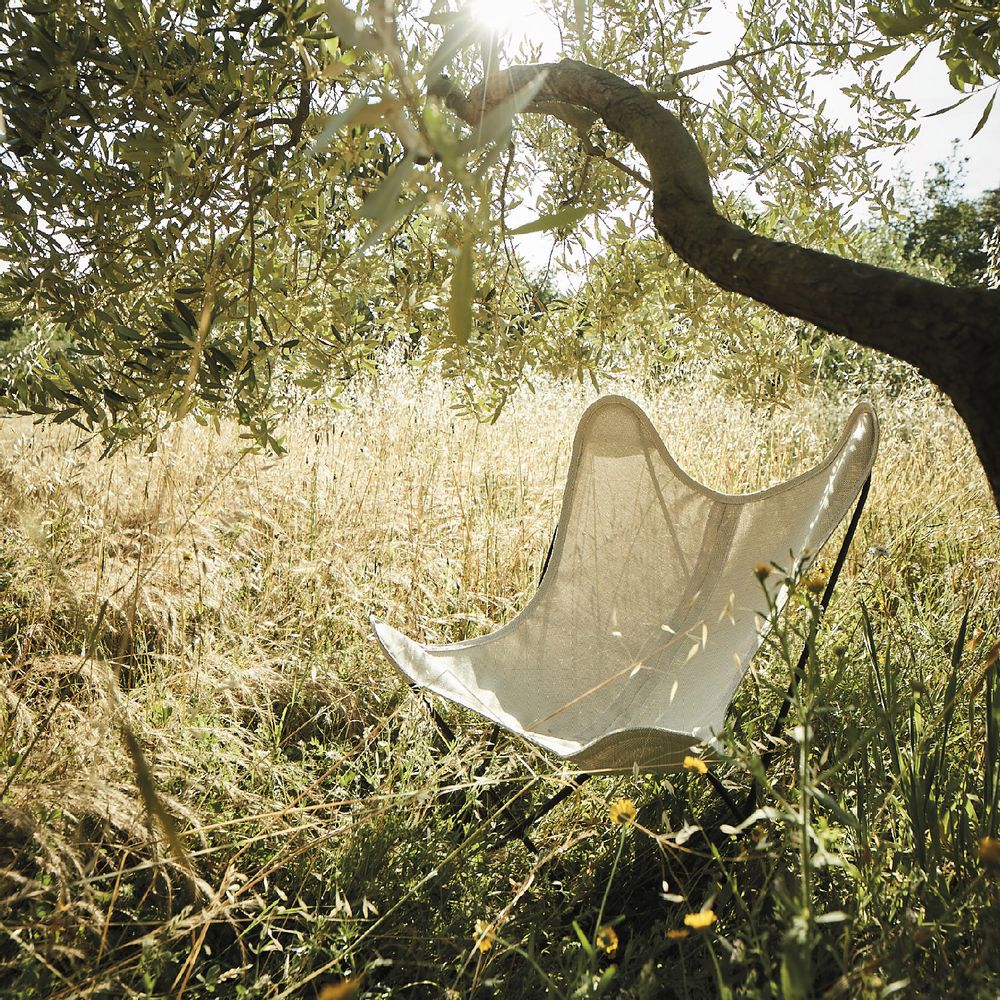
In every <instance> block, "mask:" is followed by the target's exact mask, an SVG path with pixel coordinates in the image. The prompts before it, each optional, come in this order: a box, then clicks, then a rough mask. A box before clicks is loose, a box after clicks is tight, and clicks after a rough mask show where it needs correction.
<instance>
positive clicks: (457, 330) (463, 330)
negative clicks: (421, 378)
mask: <svg viewBox="0 0 1000 1000" xmlns="http://www.w3.org/2000/svg"><path fill="white" fill-rule="evenodd" d="M472 281H473V275H472V237H471V236H467V237H466V238H465V241H464V242H463V243H462V247H461V249H460V250H459V252H458V260H457V261H456V262H455V270H454V271H453V272H452V275H451V299H450V300H449V301H448V325H449V326H450V328H451V333H452V336H453V337H454V338H455V340H457V341H458V343H460V344H462V345H463V346H464V345H465V344H467V343H468V342H469V334H471V333H472Z"/></svg>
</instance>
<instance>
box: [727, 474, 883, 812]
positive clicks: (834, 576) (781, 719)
mask: <svg viewBox="0 0 1000 1000" xmlns="http://www.w3.org/2000/svg"><path fill="white" fill-rule="evenodd" d="M871 485H872V477H871V474H870V473H869V475H868V478H867V479H866V480H865V482H864V485H863V486H862V487H861V492H860V493H859V494H858V502H857V504H856V505H855V507H854V513H853V514H852V515H851V521H850V523H849V524H848V525H847V531H846V532H845V533H844V540H843V541H842V542H841V543H840V551H839V552H838V553H837V559H836V561H835V562H834V564H833V569H832V570H831V571H830V579H829V580H828V581H827V584H826V589H825V590H824V591H823V596H822V598H821V599H820V608H821V609H822V611H824V612H825V611H826V609H827V608H828V607H829V606H830V598H831V597H833V588H834V587H836V586H837V580H838V579H839V578H840V571H841V570H842V569H843V568H844V562H845V560H846V559H847V552H848V549H850V547H851V542H852V541H853V540H854V533H855V532H856V531H857V529H858V522H859V521H860V520H861V512H862V511H863V510H864V509H865V501H866V500H867V499H868V491H869V489H871ZM810 652H811V647H810V644H809V643H808V642H806V644H805V646H804V647H803V648H802V655H801V656H800V657H799V662H798V663H797V664H796V665H795V670H794V671H793V672H792V679H791V681H789V684H788V690H787V691H786V692H785V700H784V701H783V702H782V703H781V709H780V710H779V712H778V717H777V718H776V719H775V720H774V725H773V726H772V727H771V732H770V737H771V740H772V741H776V740H777V738H778V737H779V736H780V735H781V731H782V730H783V729H784V727H785V720H786V719H787V718H788V713H789V712H790V711H791V710H792V701H793V700H794V699H795V692H796V690H797V689H798V685H799V682H800V681H801V680H802V678H803V677H804V676H805V670H806V664H807V663H808V662H809V654H810ZM777 753H778V750H777V747H776V746H774V745H773V743H772V745H771V747H770V749H768V750H765V751H764V753H763V755H762V756H761V759H760V762H761V764H762V765H763V767H764V770H765V771H767V769H768V768H769V767H770V766H771V764H772V763H773V762H774V758H775V756H776V755H777ZM759 791H760V788H759V782H758V781H757V779H756V778H754V780H753V781H752V782H751V784H750V791H749V792H748V793H747V797H746V799H745V801H744V803H743V808H742V810H741V813H742V816H741V822H742V820H744V819H746V818H747V817H748V816H749V815H750V813H752V812H753V811H754V809H755V808H756V806H757V796H758V794H759ZM727 805H728V803H727Z"/></svg>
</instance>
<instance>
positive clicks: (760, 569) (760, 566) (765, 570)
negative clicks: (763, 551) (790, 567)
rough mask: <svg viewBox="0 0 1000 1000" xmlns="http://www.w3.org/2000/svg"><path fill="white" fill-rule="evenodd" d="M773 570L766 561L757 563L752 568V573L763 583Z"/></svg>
mask: <svg viewBox="0 0 1000 1000" xmlns="http://www.w3.org/2000/svg"><path fill="white" fill-rule="evenodd" d="M773 571H774V567H773V566H769V565H768V564H767V563H757V565H756V566H754V568H753V575H754V576H755V577H757V579H758V580H760V582H761V583H763V582H764V581H765V580H766V579H767V578H768V577H769V576H770V575H771V573H772V572H773Z"/></svg>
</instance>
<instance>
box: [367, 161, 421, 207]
mask: <svg viewBox="0 0 1000 1000" xmlns="http://www.w3.org/2000/svg"><path fill="white" fill-rule="evenodd" d="M411 170H413V156H412V155H409V154H408V155H407V156H405V157H404V158H403V159H402V160H401V161H400V162H399V163H397V164H396V165H395V166H394V167H393V168H392V170H390V171H389V173H388V174H387V175H386V178H385V180H384V181H382V183H381V184H380V185H379V186H378V187H377V188H376V189H375V190H374V191H373V192H372V193H371V194H370V195H369V196H368V197H367V198H365V203H364V204H363V205H362V206H361V212H360V213H359V214H360V215H361V216H363V217H364V218H366V219H378V220H379V221H381V220H383V219H384V218H386V217H387V216H388V215H389V214H390V213H391V212H392V211H393V210H394V209H395V208H396V204H397V201H398V199H399V192H400V190H401V189H402V187H403V182H404V181H405V180H406V178H407V177H409V176H410V171H411Z"/></svg>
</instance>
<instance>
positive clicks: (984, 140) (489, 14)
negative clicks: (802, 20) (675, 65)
mask: <svg viewBox="0 0 1000 1000" xmlns="http://www.w3.org/2000/svg"><path fill="white" fill-rule="evenodd" d="M735 3H736V0H721V2H716V3H714V4H713V5H712V11H711V13H709V15H708V16H707V17H706V19H705V20H704V21H703V22H702V24H701V26H700V30H702V31H705V32H707V34H705V35H704V36H702V38H701V39H700V40H699V41H698V42H697V43H696V44H695V45H694V46H692V48H691V49H690V50H689V51H688V53H687V57H686V59H685V66H687V67H693V66H700V65H704V64H705V63H709V62H712V61H714V60H716V59H722V58H725V57H726V56H728V55H730V53H731V52H732V51H733V47H734V46H735V44H736V43H737V42H738V41H739V37H740V32H741V27H740V24H739V22H738V20H737V19H736V17H735V16H734V15H733V13H732V11H733V9H734V8H735ZM470 6H471V7H472V8H473V9H474V10H475V12H476V14H477V16H478V17H479V18H480V19H481V20H483V21H485V22H490V23H492V24H493V26H495V27H497V28H498V29H499V30H501V31H503V32H504V33H507V34H509V36H510V40H511V42H517V41H519V40H521V39H524V38H527V39H530V40H531V41H532V42H533V43H535V44H540V45H541V46H542V60H543V61H544V60H546V59H554V58H557V57H558V55H559V36H558V34H557V33H556V31H555V29H554V28H553V26H552V24H551V23H550V22H549V20H548V19H547V18H546V17H545V15H543V14H542V13H541V12H540V11H539V10H538V8H537V7H536V6H535V4H534V3H533V2H532V0H472V2H471V4H470ZM913 51H914V50H913V49H911V50H909V51H908V52H905V51H904V52H900V53H896V54H894V55H892V56H890V57H889V58H888V59H887V60H886V61H885V65H886V67H887V70H886V72H887V73H891V72H899V71H901V70H902V68H903V66H905V64H906V62H907V61H908V60H909V58H910V56H911V55H912V54H913ZM826 86H827V89H826V90H824V89H822V87H818V88H817V89H818V90H820V92H821V96H824V97H828V98H829V107H835V106H836V105H837V102H840V103H841V104H842V105H843V106H844V107H845V109H846V107H847V104H846V100H845V99H844V98H843V95H841V94H840V92H839V89H838V88H837V85H836V84H835V83H829V84H827V85H826ZM896 90H897V93H898V94H899V96H901V97H903V98H906V99H908V100H910V101H912V102H913V103H914V105H915V106H916V108H917V110H918V113H919V115H920V116H921V117H920V118H919V119H918V121H919V124H920V135H919V136H918V137H917V139H916V140H915V141H914V142H913V143H911V144H910V145H908V146H907V147H906V149H905V150H903V151H902V152H901V153H899V154H897V155H892V154H890V153H886V154H884V155H883V156H881V157H880V159H881V160H882V161H883V164H884V169H885V170H886V172H887V173H888V174H889V175H890V176H892V175H894V174H896V173H897V172H898V171H899V170H900V169H903V170H905V171H906V172H908V173H909V174H910V175H911V176H912V177H913V178H914V180H917V181H919V180H920V179H921V178H922V177H923V176H924V175H925V174H926V173H927V172H928V171H929V170H930V169H931V168H932V167H933V165H934V164H935V163H938V162H941V161H942V160H946V159H949V158H950V157H951V154H952V149H953V144H954V143H955V142H956V141H957V142H958V146H959V155H960V157H962V158H965V157H967V158H968V163H967V164H966V169H965V174H964V182H965V192H966V194H967V195H969V196H974V195H976V194H979V193H981V192H983V191H984V190H986V189H987V188H994V187H1000V107H997V109H996V110H995V112H994V114H993V116H992V117H991V119H990V121H989V122H988V124H987V125H986V127H985V128H984V129H983V130H982V131H981V132H980V133H979V134H978V135H977V136H976V137H975V138H974V139H971V138H970V136H971V135H972V132H973V130H974V129H975V127H976V124H977V122H978V121H979V118H980V115H981V114H982V112H983V108H984V107H985V106H986V103H987V101H988V100H989V96H990V95H989V94H986V93H983V94H978V95H976V96H975V97H974V98H972V99H970V100H969V101H967V102H966V103H965V104H963V105H962V106H961V107H959V108H956V109H955V110H953V111H950V112H948V113H947V114H943V115H938V116H936V117H924V116H927V115H931V114H932V113H933V112H935V111H938V110H939V109H941V108H944V107H947V106H948V105H949V104H953V103H954V102H955V101H956V100H958V98H959V97H960V96H961V94H960V93H959V92H958V91H956V90H954V89H953V88H952V87H951V85H950V84H949V82H948V74H947V71H946V70H945V68H944V65H943V63H942V62H940V61H939V60H938V59H937V58H936V56H935V54H934V52H932V51H928V52H925V53H924V54H923V55H921V57H920V58H919V59H918V61H917V63H916V64H915V65H914V67H913V68H912V69H911V70H910V71H909V73H907V74H906V76H904V77H903V78H902V79H901V80H900V81H899V82H898V84H897V86H896Z"/></svg>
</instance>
